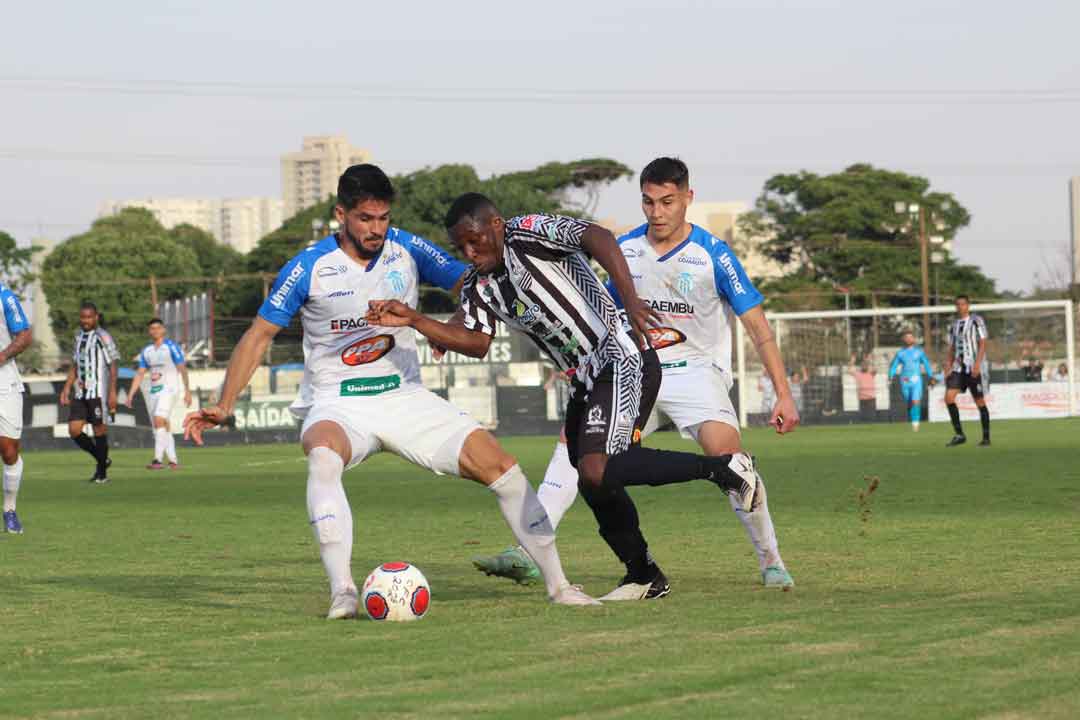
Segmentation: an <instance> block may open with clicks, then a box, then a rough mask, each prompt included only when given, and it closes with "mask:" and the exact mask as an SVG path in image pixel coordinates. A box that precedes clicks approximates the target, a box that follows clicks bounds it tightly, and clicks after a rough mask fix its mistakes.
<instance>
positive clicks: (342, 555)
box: [307, 447, 355, 595]
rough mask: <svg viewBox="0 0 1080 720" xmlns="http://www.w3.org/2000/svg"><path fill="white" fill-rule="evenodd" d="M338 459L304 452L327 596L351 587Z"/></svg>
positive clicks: (349, 531)
mask: <svg viewBox="0 0 1080 720" xmlns="http://www.w3.org/2000/svg"><path fill="white" fill-rule="evenodd" d="M344 470H345V463H344V462H342V460H341V456H340V455H338V454H337V453H336V452H334V451H333V450H331V449H330V448H326V447H317V448H314V449H313V450H312V451H311V452H310V453H308V482H307V508H308V518H309V519H310V520H311V529H312V530H313V531H314V532H315V541H316V542H318V543H319V554H320V555H321V556H322V561H323V567H325V568H326V574H327V576H328V577H329V578H330V594H331V595H334V594H335V593H339V592H341V591H342V590H345V589H347V588H353V587H355V584H354V583H353V579H352V570H351V569H350V565H351V561H352V542H353V521H352V509H351V508H350V507H349V500H348V498H346V497H345V487H344V486H343V485H342V484H341V473H342V472H344Z"/></svg>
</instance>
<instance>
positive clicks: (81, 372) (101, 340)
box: [72, 328, 120, 400]
mask: <svg viewBox="0 0 1080 720" xmlns="http://www.w3.org/2000/svg"><path fill="white" fill-rule="evenodd" d="M119 359H120V353H119V352H118V351H117V349H116V343H115V342H114V341H113V339H112V335H110V334H109V333H107V332H106V331H105V330H103V329H101V328H94V329H93V330H89V331H87V330H80V331H79V332H78V334H76V335H75V348H74V352H73V353H72V360H73V361H74V363H75V399H76V400H95V399H97V398H105V396H106V394H107V393H108V380H109V365H110V364H112V363H114V362H116V361H117V360H119Z"/></svg>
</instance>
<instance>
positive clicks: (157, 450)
mask: <svg viewBox="0 0 1080 720" xmlns="http://www.w3.org/2000/svg"><path fill="white" fill-rule="evenodd" d="M168 436H169V431H168V430H166V429H165V428H154V459H155V460H157V461H158V462H161V459H162V457H164V454H165V446H166V444H167V443H168V440H167V439H166V438H167V437H168Z"/></svg>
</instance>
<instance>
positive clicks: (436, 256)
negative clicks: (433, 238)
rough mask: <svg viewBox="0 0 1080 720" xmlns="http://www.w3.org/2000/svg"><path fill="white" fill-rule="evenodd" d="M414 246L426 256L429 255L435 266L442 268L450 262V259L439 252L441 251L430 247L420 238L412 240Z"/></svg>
mask: <svg viewBox="0 0 1080 720" xmlns="http://www.w3.org/2000/svg"><path fill="white" fill-rule="evenodd" d="M412 244H413V245H414V246H415V247H418V248H420V249H421V250H423V251H424V254H425V255H427V256H428V257H430V258H431V259H432V260H434V261H435V264H436V265H438V266H440V267H441V266H443V265H446V264H447V263H448V262H450V260H449V258H447V257H446V256H445V255H443V254H442V253H441V252H439V250H438V249H437V248H435V247H433V246H431V245H428V244H427V243H426V242H424V241H423V240H421V239H420V238H418V237H414V238H413V239H412Z"/></svg>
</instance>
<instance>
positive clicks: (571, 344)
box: [559, 337, 581, 355]
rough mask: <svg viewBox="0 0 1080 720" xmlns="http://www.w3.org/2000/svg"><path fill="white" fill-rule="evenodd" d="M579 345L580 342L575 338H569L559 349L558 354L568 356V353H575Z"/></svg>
mask: <svg viewBox="0 0 1080 720" xmlns="http://www.w3.org/2000/svg"><path fill="white" fill-rule="evenodd" d="M580 345H581V342H580V341H579V340H578V339H577V338H576V337H575V338H570V340H569V341H567V343H566V344H565V345H563V346H562V347H560V348H559V352H561V353H562V354H563V355H569V354H570V353H572V352H575V351H576V350H577V349H578V347H579V346H580Z"/></svg>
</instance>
